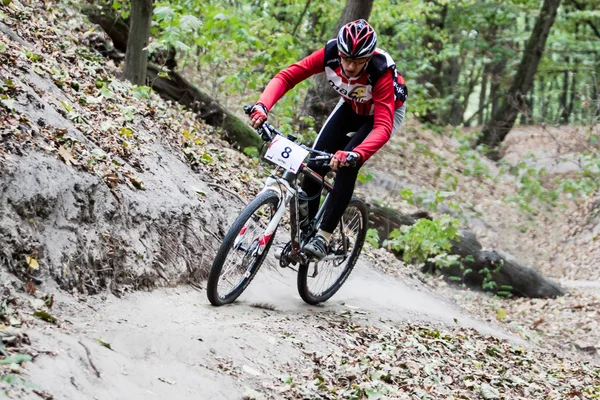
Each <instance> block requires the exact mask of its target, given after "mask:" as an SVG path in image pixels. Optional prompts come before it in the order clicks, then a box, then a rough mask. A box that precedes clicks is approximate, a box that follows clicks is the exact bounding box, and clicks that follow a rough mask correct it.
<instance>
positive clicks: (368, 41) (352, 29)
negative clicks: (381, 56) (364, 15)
mask: <svg viewBox="0 0 600 400" xmlns="http://www.w3.org/2000/svg"><path fill="white" fill-rule="evenodd" d="M337 47H338V50H339V51H340V53H342V54H343V55H344V56H346V57H350V58H364V57H370V56H372V55H373V53H374V52H375V48H376V47H377V34H376V33H375V29H373V27H372V26H371V25H369V23H368V22H367V21H365V20H364V19H358V20H356V21H352V22H348V23H347V24H346V25H344V26H342V28H341V29H340V32H339V33H338V37H337Z"/></svg>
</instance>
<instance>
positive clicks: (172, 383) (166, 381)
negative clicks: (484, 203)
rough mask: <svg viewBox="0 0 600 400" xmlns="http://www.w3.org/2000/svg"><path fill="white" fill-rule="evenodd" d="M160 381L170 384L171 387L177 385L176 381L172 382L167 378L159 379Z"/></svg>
mask: <svg viewBox="0 0 600 400" xmlns="http://www.w3.org/2000/svg"><path fill="white" fill-rule="evenodd" d="M158 380H159V381H161V382H164V383H168V384H169V385H174V384H175V383H176V382H175V381H172V380H170V379H167V378H161V377H159V378H158Z"/></svg>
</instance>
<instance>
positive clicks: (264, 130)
mask: <svg viewBox="0 0 600 400" xmlns="http://www.w3.org/2000/svg"><path fill="white" fill-rule="evenodd" d="M253 109H254V106H244V112H245V113H246V115H250V114H251V113H252V111H253ZM256 132H257V133H259V134H260V136H261V138H262V140H264V141H265V142H268V141H270V140H273V138H274V137H275V136H276V135H281V136H283V137H287V138H288V139H289V140H291V141H292V142H294V143H296V144H297V145H298V146H300V147H302V148H303V149H304V150H306V151H308V152H309V153H311V154H317V156H316V157H312V158H308V161H316V162H317V163H319V164H321V165H327V164H329V162H330V161H331V159H332V158H333V154H331V153H327V152H326V151H321V150H317V149H313V148H312V147H307V146H305V145H303V144H302V143H299V142H298V138H296V136H294V135H289V134H288V135H284V134H283V133H281V132H279V131H278V130H277V129H276V128H275V127H274V126H273V125H271V124H270V123H269V122H268V121H265V122H263V123H262V125H261V126H259V127H258V128H257V129H256ZM347 162H348V164H350V166H352V167H355V166H356V162H357V160H356V159H350V158H349V159H348V160H347Z"/></svg>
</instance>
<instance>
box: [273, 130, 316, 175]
mask: <svg viewBox="0 0 600 400" xmlns="http://www.w3.org/2000/svg"><path fill="white" fill-rule="evenodd" d="M307 155H308V151H306V150H304V149H303V148H302V147H300V146H298V145H297V144H296V143H294V142H292V141H291V140H289V139H286V138H284V137H283V136H281V135H277V136H275V138H273V140H272V141H271V144H270V145H269V148H268V149H267V152H266V153H265V158H266V159H267V160H269V161H272V162H274V163H275V164H277V165H279V166H282V167H283V168H285V169H287V170H288V171H290V172H293V173H297V172H298V169H299V168H300V165H301V164H302V161H304V159H305V158H306V156H307Z"/></svg>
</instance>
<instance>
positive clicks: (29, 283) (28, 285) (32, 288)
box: [25, 279, 37, 295]
mask: <svg viewBox="0 0 600 400" xmlns="http://www.w3.org/2000/svg"><path fill="white" fill-rule="evenodd" d="M25 291H26V292H27V293H29V294H32V295H33V294H35V292H37V286H35V283H33V281H32V280H31V279H30V280H28V281H27V283H26V284H25Z"/></svg>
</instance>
